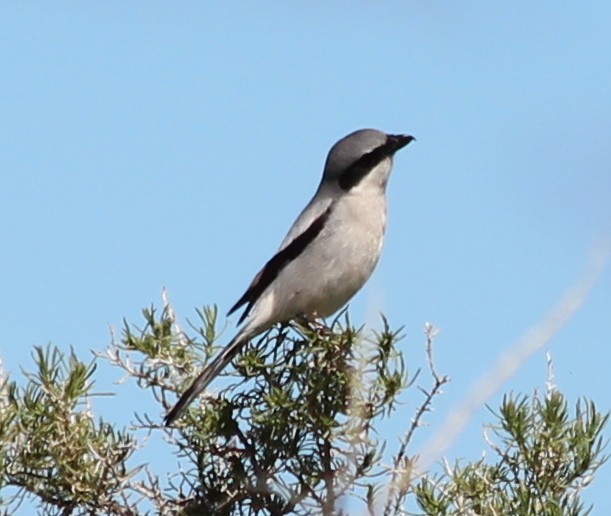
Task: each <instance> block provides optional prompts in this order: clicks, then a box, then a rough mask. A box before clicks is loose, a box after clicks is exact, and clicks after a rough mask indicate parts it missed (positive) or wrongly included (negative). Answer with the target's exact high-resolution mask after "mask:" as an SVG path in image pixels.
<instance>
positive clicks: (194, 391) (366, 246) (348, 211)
mask: <svg viewBox="0 0 611 516" xmlns="http://www.w3.org/2000/svg"><path fill="white" fill-rule="evenodd" d="M413 140H415V138H414V137H413V136H411V135H406V134H386V133H384V132H382V131H379V130H376V129H360V130H358V131H354V132H352V133H350V134H348V135H347V136H345V137H343V138H342V139H341V140H339V141H338V142H336V143H335V144H334V145H333V146H332V147H331V150H330V151H329V153H328V155H327V159H326V161H325V165H324V169H323V175H322V179H321V181H320V184H319V186H318V189H317V190H316V192H315V194H314V196H313V197H312V199H311V200H310V202H309V203H308V204H307V205H306V207H305V208H304V209H303V211H302V212H301V214H300V215H299V216H298V217H297V219H296V220H295V222H294V223H293V225H292V227H291V228H290V230H289V232H288V233H287V235H286V237H285V238H284V240H283V241H282V243H281V244H280V248H279V249H278V251H277V252H276V254H275V255H274V256H273V257H272V258H271V259H270V260H269V261H268V262H267V263H266V264H265V265H264V266H263V268H262V269H261V270H260V271H259V273H258V274H257V275H256V276H255V277H254V279H253V280H252V282H251V283H250V286H249V287H248V289H247V290H246V292H245V293H244V295H243V296H242V297H241V298H240V299H238V301H237V302H236V303H235V305H233V307H232V308H231V309H230V310H229V312H228V314H227V315H228V316H230V315H231V314H233V313H234V312H236V311H237V310H239V309H241V308H244V311H243V313H242V314H241V316H240V318H239V321H238V325H241V324H243V325H242V326H241V328H240V329H239V330H238V332H237V334H236V336H235V337H234V338H233V339H232V340H231V341H230V342H229V343H228V344H227V345H226V346H225V348H224V349H223V350H222V351H221V352H220V353H219V354H218V355H217V356H216V357H215V358H214V359H213V360H212V362H211V363H210V364H208V365H207V366H206V367H205V368H204V370H203V371H202V372H201V373H200V374H199V375H198V376H197V378H195V380H194V381H193V383H192V384H191V386H190V387H189V388H188V389H187V390H186V391H185V392H184V393H183V394H182V396H181V397H180V399H179V400H178V402H177V403H176V405H174V407H173V408H172V409H171V410H170V411H169V412H168V414H167V415H166V416H165V425H166V426H171V425H172V424H173V423H174V422H175V421H176V420H177V419H178V418H179V417H180V416H181V415H182V414H183V412H184V411H185V410H186V408H187V407H188V406H189V404H190V403H191V402H192V401H193V400H194V399H195V398H196V397H197V396H198V395H199V394H200V393H201V392H203V390H204V389H205V388H206V387H207V386H208V385H209V384H210V382H211V381H212V380H214V378H215V377H216V376H217V375H218V374H220V372H221V371H222V370H223V369H224V368H225V367H226V366H227V364H228V363H230V362H231V360H232V359H233V358H234V357H235V356H236V354H237V353H238V352H239V351H240V350H241V349H242V348H243V347H244V346H245V345H246V344H247V343H248V342H249V341H250V340H251V339H252V338H254V337H255V336H257V335H259V334H260V333H262V332H264V331H265V330H267V329H269V328H270V327H272V326H273V325H274V324H276V323H285V322H288V321H290V320H293V319H301V320H303V319H304V318H305V319H306V320H312V319H315V318H317V317H321V318H324V317H328V316H330V315H332V314H333V313H335V312H337V311H338V310H339V309H340V308H342V307H343V306H344V305H346V303H348V301H349V300H350V299H351V298H352V297H353V296H354V295H355V294H356V293H357V292H358V291H359V290H360V289H361V288H362V287H363V285H364V284H365V283H366V281H367V280H368V279H369V277H370V276H371V274H372V273H373V270H374V268H375V266H376V264H377V262H378V259H379V257H380V252H381V250H382V244H383V241H384V233H385V230H386V213H387V208H386V187H387V184H388V179H389V176H390V172H391V169H392V165H393V156H394V155H395V153H396V152H397V151H398V150H400V149H402V148H403V147H405V146H406V145H408V144H409V143H410V142H412V141H413Z"/></svg>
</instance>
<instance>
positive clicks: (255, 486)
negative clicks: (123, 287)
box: [0, 306, 607, 515]
mask: <svg viewBox="0 0 611 516" xmlns="http://www.w3.org/2000/svg"><path fill="white" fill-rule="evenodd" d="M143 315H144V324H143V325H142V326H141V327H137V326H135V325H131V324H128V323H127V322H126V323H125V325H124V328H123V332H122V336H121V338H120V340H118V341H113V343H112V345H111V346H110V348H109V349H108V350H106V352H105V353H103V354H100V355H98V356H97V358H96V360H95V361H93V362H91V363H89V364H85V363H83V362H81V361H79V360H78V359H77V357H76V356H75V354H74V353H71V354H70V355H69V356H67V357H66V356H64V355H63V354H62V353H60V352H59V351H58V350H57V349H55V348H53V347H51V346H49V347H48V348H47V349H39V348H36V350H35V352H34V360H35V363H36V371H35V372H34V373H26V380H27V383H26V384H25V386H24V387H22V388H20V387H18V386H17V384H16V383H15V382H13V381H9V380H8V379H5V380H3V381H2V382H1V383H0V511H4V512H5V513H7V514H9V513H12V512H14V510H15V509H16V508H17V507H18V506H19V504H20V503H21V502H22V501H23V500H24V499H27V500H28V502H29V503H30V504H31V503H32V502H33V501H35V502H36V503H37V504H38V505H39V507H40V509H41V511H42V512H43V513H44V514H134V515H135V514H144V513H148V512H152V513H155V514H185V515H194V514H221V515H233V514H257V515H267V514H270V515H281V514H326V515H331V514H333V515H336V514H338V515H339V514H348V513H354V510H352V508H353V507H354V506H355V505H356V506H358V504H360V507H361V508H362V509H363V510H364V511H366V512H367V513H369V514H385V515H390V514H407V513H408V512H407V511H408V507H416V506H418V507H420V509H421V511H423V512H424V513H425V514H440V515H445V514H448V515H449V514H481V515H487V514H491V515H492V514H549V515H556V514H559V515H560V514H562V515H564V514H567V515H569V514H570V515H572V514H585V513H586V511H585V510H584V508H583V506H582V504H581V502H580V497H579V495H580V492H581V490H582V489H583V488H584V487H585V486H587V484H588V483H589V482H590V481H591V479H592V476H593V475H594V473H595V472H596V470H597V468H598V467H600V465H601V464H602V462H603V461H604V459H605V457H604V456H603V455H602V452H603V442H602V430H603V427H604V426H605V424H606V422H607V417H606V416H603V415H601V414H600V413H599V412H597V410H596V408H595V407H594V405H593V404H592V403H591V402H587V401H583V402H581V403H580V404H579V405H578V407H577V410H576V413H575V415H573V416H570V415H569V410H568V408H567V403H566V401H565V400H564V398H563V397H562V395H561V394H560V393H558V392H556V391H551V392H549V393H547V395H546V396H545V397H543V398H542V397H540V396H534V397H532V398H527V397H525V396H518V397H510V396H507V397H506V398H505V400H504V401H503V403H502V405H501V407H500V409H499V411H498V414H496V415H495V418H496V420H497V421H496V424H495V425H493V426H492V427H491V429H492V432H493V433H494V435H495V438H496V439H497V440H498V444H492V443H490V446H491V447H492V450H493V452H494V454H495V456H496V462H495V461H491V460H480V461H475V462H463V461H460V462H458V463H457V464H456V465H455V466H454V467H452V468H450V467H449V466H447V463H446V469H445V472H444V473H442V474H436V475H435V474H433V473H428V472H424V473H417V463H416V462H415V457H414V456H413V453H414V451H413V450H411V446H412V439H413V436H414V435H415V433H416V432H417V431H419V430H420V429H421V428H422V426H423V419H424V417H425V416H426V414H427V412H428V411H429V410H430V409H431V407H432V404H433V402H434V400H435V398H436V397H437V396H438V395H439V394H440V393H441V389H442V387H443V386H444V385H445V384H446V383H447V382H448V379H447V378H446V377H445V376H442V375H439V374H438V373H437V372H436V370H435V367H434V364H433V358H432V344H433V338H434V336H435V332H434V330H433V328H432V327H430V326H427V328H426V332H425V333H426V355H425V356H426V363H427V366H428V370H429V373H430V374H429V380H428V386H426V385H422V381H423V379H422V378H420V377H419V376H418V373H419V371H415V372H414V374H408V372H407V370H406V368H405V364H404V358H403V354H402V353H401V352H400V351H399V349H398V347H397V344H398V342H399V340H400V332H398V331H393V330H392V329H391V328H390V325H389V324H388V322H387V321H386V320H383V328H382V331H380V332H379V333H374V334H367V333H366V332H365V331H363V330H362V329H357V328H354V327H353V326H352V325H351V324H350V321H349V319H348V318H347V316H346V315H345V314H344V315H341V316H340V317H338V318H336V319H335V320H333V321H330V323H329V325H328V326H327V325H323V324H320V323H316V324H313V323H305V322H304V323H302V324H292V325H290V326H278V327H275V328H273V329H272V330H270V331H269V332H267V333H266V334H264V335H262V336H260V337H258V338H257V339H255V340H254V341H253V342H251V343H250V344H249V345H248V346H247V347H246V349H244V350H243V352H242V353H240V354H239V356H238V357H237V358H236V359H235V360H234V362H233V364H232V366H231V367H228V368H227V370H226V371H224V372H223V374H222V375H221V377H220V378H219V379H218V380H217V381H216V382H215V383H214V388H215V389H217V391H216V392H215V393H214V394H206V395H205V396H202V397H200V399H199V400H198V401H197V402H196V403H194V404H193V405H192V406H191V407H190V408H189V410H188V411H187V413H186V414H185V415H184V416H183V417H182V418H181V419H180V420H179V421H178V422H177V426H176V427H175V428H171V429H167V428H165V427H163V425H162V415H163V413H165V412H166V411H167V410H168V409H169V408H170V407H171V406H172V404H173V403H174V402H175V400H176V395H178V394H179V393H181V392H182V391H183V390H184V389H185V388H186V387H188V385H189V384H190V382H191V381H192V379H193V378H194V377H195V376H196V375H197V374H198V372H199V371H200V370H201V368H202V367H204V366H205V364H206V363H207V362H208V361H209V360H210V358H211V357H212V356H213V355H214V354H215V353H216V352H217V351H218V346H217V336H218V335H217V334H218V332H217V318H218V317H217V315H218V314H217V311H216V309H215V308H205V309H203V310H201V311H198V312H197V316H198V320H197V321H196V322H195V323H193V324H191V323H189V325H188V330H187V331H185V330H183V329H182V328H181V327H180V326H179V325H178V323H177V321H176V318H175V317H174V315H173V313H172V310H171V308H170V307H169V306H166V307H165V308H164V309H163V310H161V311H157V310H155V309H154V308H153V307H151V308H149V309H146V310H144V311H143ZM222 340H223V341H224V340H226V339H222ZM100 357H102V358H104V359H105V360H106V362H109V363H110V364H112V365H114V366H117V367H119V368H120V369H121V370H122V371H123V372H124V373H126V375H127V377H129V378H131V379H133V380H135V382H136V383H137V385H139V386H140V387H141V388H142V389H143V390H145V391H147V392H149V393H152V395H153V397H154V399H155V400H156V402H157V403H158V406H159V408H160V410H159V411H157V412H156V413H155V414H154V415H152V416H149V415H147V414H146V413H140V412H139V413H137V416H136V423H137V424H136V425H135V426H134V427H132V429H130V430H129V431H128V430H117V429H115V427H114V426H113V425H111V424H109V423H107V422H104V421H99V422H98V423H95V422H94V420H93V416H92V415H91V407H90V404H89V399H90V398H91V396H92V395H93V392H92V388H93V383H92V378H93V374H94V371H95V368H96V364H98V365H99V359H100ZM410 362H411V363H413V362H414V360H413V358H410ZM416 380H418V382H419V384H416V383H415V382H416ZM406 401H408V402H409V406H410V407H411V408H410V411H411V413H410V414H409V415H406V414H405V410H406V409H405V403H406ZM134 406H138V402H137V400H134ZM397 408H401V413H400V414H399V413H398V412H397ZM391 417H397V418H398V420H399V421H401V422H403V423H395V424H403V429H404V433H403V435H401V436H399V439H398V443H395V442H393V441H390V442H386V441H385V440H383V439H382V438H381V437H380V435H379V433H378V432H379V429H380V428H382V425H384V424H386V423H385V421H386V420H388V419H389V418H391ZM399 418H400V419H399ZM406 421H409V422H408V423H405V422H406ZM138 431H140V432H142V431H146V432H149V433H150V432H154V433H155V434H157V435H161V436H163V437H164V438H165V442H166V444H165V445H164V446H168V447H169V448H171V449H172V450H173V451H174V453H175V454H176V457H177V459H178V461H179V464H180V468H179V470H178V471H177V472H173V473H171V474H170V475H167V474H164V473H163V472H154V471H152V470H151V468H150V467H149V466H147V465H134V464H135V463H136V461H137V459H138V454H137V452H138V446H139V445H138V444H137V440H136V437H135V435H136V432H138ZM155 451H156V454H158V453H159V451H160V450H157V449H156V450H155ZM161 478H163V479H164V480H163V481H162V480H160V479H161ZM351 499H353V500H354V499H358V500H360V501H357V502H354V501H349V500H351ZM348 507H350V508H351V509H350V510H349V509H348Z"/></svg>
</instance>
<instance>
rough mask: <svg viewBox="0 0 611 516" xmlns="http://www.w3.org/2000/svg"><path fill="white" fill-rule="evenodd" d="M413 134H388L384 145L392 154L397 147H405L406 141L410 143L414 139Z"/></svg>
mask: <svg viewBox="0 0 611 516" xmlns="http://www.w3.org/2000/svg"><path fill="white" fill-rule="evenodd" d="M415 139H416V138H414V137H413V136H411V135H409V134H389V135H388V137H387V140H386V145H388V148H389V149H390V150H391V152H392V153H393V154H394V153H395V152H397V151H398V150H399V149H402V148H403V147H405V146H406V145H407V144H408V143H411V142H413V141H414V140H415Z"/></svg>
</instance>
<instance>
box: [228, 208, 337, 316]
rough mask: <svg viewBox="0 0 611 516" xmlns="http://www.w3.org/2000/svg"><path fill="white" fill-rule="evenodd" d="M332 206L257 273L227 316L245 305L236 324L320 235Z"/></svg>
mask: <svg viewBox="0 0 611 516" xmlns="http://www.w3.org/2000/svg"><path fill="white" fill-rule="evenodd" d="M332 208H333V204H331V205H329V207H328V208H327V209H326V210H325V211H324V212H323V213H322V214H321V215H319V216H318V217H317V218H316V219H315V220H314V221H313V222H312V224H310V226H309V227H308V228H307V229H306V230H305V231H304V232H303V233H301V234H300V235H299V236H297V237H296V238H295V239H294V240H293V241H292V242H291V243H290V244H289V245H287V246H286V247H285V248H284V249H282V250H280V251H278V252H277V253H276V254H275V255H274V257H273V258H272V259H271V260H269V261H268V262H267V263H266V264H265V266H264V267H263V268H262V269H261V270H260V271H259V273H258V274H257V275H256V276H255V278H254V279H253V280H252V283H251V284H250V286H249V287H248V289H247V290H246V292H245V293H244V295H243V296H242V297H241V298H240V299H238V302H237V303H236V304H235V305H233V306H232V307H231V310H229V312H228V313H227V315H231V314H232V313H233V312H235V311H236V310H237V309H238V308H240V307H241V306H242V305H244V304H246V303H248V304H247V306H246V310H244V313H243V314H242V315H241V316H240V320H239V321H238V324H241V323H242V322H243V321H244V319H246V317H248V314H249V313H250V310H251V309H252V307H253V305H254V304H255V303H256V302H257V300H258V299H259V297H260V296H261V294H263V292H265V289H266V288H267V287H269V285H270V284H271V283H272V281H274V280H275V279H276V278H277V277H278V274H280V272H281V271H282V270H283V269H284V268H285V267H286V266H287V265H288V264H289V263H291V262H292V261H293V260H294V259H295V258H297V257H298V256H299V255H300V254H301V253H302V252H303V251H304V249H305V248H306V247H308V245H310V243H312V241H313V240H314V239H315V238H316V237H317V236H318V235H319V234H320V232H321V231H322V229H323V227H324V226H325V223H326V222H327V220H328V218H329V215H330V214H331V210H332Z"/></svg>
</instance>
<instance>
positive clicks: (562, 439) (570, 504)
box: [416, 390, 608, 516]
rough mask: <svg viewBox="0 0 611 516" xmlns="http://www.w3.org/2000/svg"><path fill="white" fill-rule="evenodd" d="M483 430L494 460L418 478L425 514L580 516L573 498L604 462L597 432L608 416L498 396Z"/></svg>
mask: <svg viewBox="0 0 611 516" xmlns="http://www.w3.org/2000/svg"><path fill="white" fill-rule="evenodd" d="M496 419H497V423H496V424H495V425H492V426H491V427H490V428H491V430H492V432H493V434H494V436H495V437H496V439H497V440H498V443H492V442H491V443H490V445H491V447H492V450H493V452H494V455H495V456H496V462H494V463H492V464H491V463H490V461H484V460H480V461H478V462H474V463H468V464H466V465H461V464H460V463H457V464H456V465H455V466H454V467H453V468H447V472H446V474H445V475H443V476H441V477H437V478H430V477H425V478H423V479H421V480H420V482H419V485H418V486H417V488H416V496H417V500H418V503H419V505H420V507H421V508H422V509H423V510H424V512H425V513H426V514H443V515H459V514H537V515H543V516H556V515H578V514H587V513H588V512H589V511H588V510H586V509H585V508H584V506H583V504H582V503H581V501H580V499H579V494H580V492H581V490H583V488H585V487H586V486H587V485H588V484H589V483H590V481H591V480H592V478H593V475H594V473H595V471H596V470H597V469H598V468H599V467H600V466H601V464H602V463H603V462H604V461H605V460H606V458H607V457H606V456H604V455H603V453H602V452H603V438H602V430H603V428H604V426H605V425H606V423H607V420H608V415H605V416H603V415H601V414H600V412H598V411H597V410H596V407H595V405H594V403H592V402H588V401H585V400H584V401H581V402H578V403H577V406H576V408H575V413H574V416H571V415H570V414H569V409H568V404H567V402H566V400H565V399H564V397H563V396H562V394H561V393H559V392H557V391H555V390H551V391H550V392H548V393H547V394H546V395H545V396H540V395H535V396H533V397H532V398H529V397H527V396H505V397H504V399H503V402H502V404H501V407H500V409H499V412H498V414H497V415H496Z"/></svg>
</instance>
